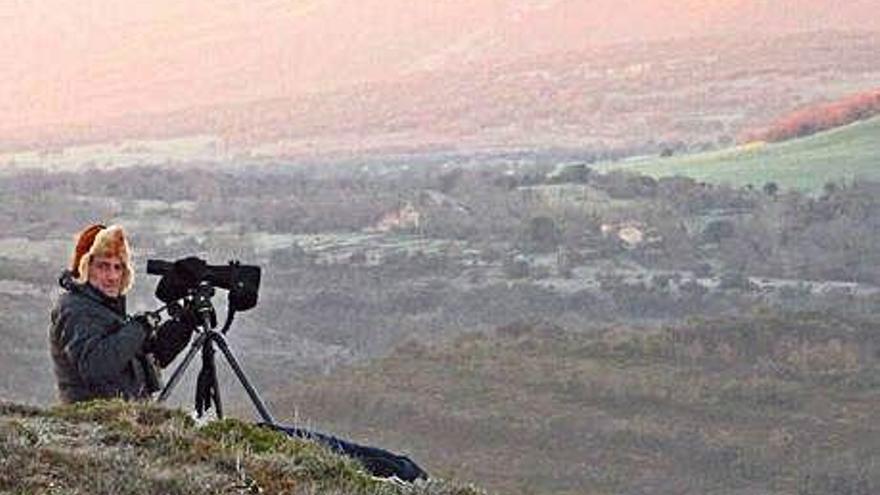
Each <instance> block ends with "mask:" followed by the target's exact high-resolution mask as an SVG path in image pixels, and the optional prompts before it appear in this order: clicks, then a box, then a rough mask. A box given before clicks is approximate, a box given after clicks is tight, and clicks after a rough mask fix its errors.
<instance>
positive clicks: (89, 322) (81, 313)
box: [49, 224, 197, 403]
mask: <svg viewBox="0 0 880 495" xmlns="http://www.w3.org/2000/svg"><path fill="white" fill-rule="evenodd" d="M59 282H60V284H61V286H62V287H63V288H64V289H65V292H64V293H62V295H61V296H60V297H59V298H58V301H57V302H56V303H55V305H54V307H53V308H52V311H51V325H50V327H49V343H50V351H51V354H52V361H53V363H54V368H55V377H56V380H57V383H58V394H59V398H60V399H61V401H62V402H65V403H71V402H79V401H84V400H90V399H95V398H111V397H121V398H124V399H149V398H150V397H151V395H152V394H153V393H154V392H156V391H158V390H159V389H160V388H161V383H160V378H159V371H158V368H159V367H163V368H164V367H166V366H168V365H169V364H170V363H171V361H173V360H174V357H175V356H177V354H179V353H180V351H182V350H183V348H184V347H186V345H187V343H188V342H189V340H190V338H191V337H192V333H193V330H194V328H195V322H196V321H197V320H196V318H195V316H194V314H193V312H192V311H191V310H188V309H184V310H183V311H181V312H180V313H179V314H178V315H177V316H176V317H175V319H172V320H169V321H167V322H165V323H164V324H162V325H161V326H159V327H158V328H157V325H158V317H157V316H154V315H151V314H148V313H144V314H141V315H138V316H133V317H129V316H127V315H126V308H125V294H126V293H127V292H128V291H129V290H130V289H131V287H132V284H133V282H134V270H133V269H132V266H131V249H130V248H129V245H128V240H127V239H126V235H125V231H124V230H123V229H122V227H120V226H115V225H114V226H109V227H106V226H104V225H99V224H96V225H90V226H88V227H86V228H85V229H84V230H83V231H82V232H80V233H79V235H78V236H77V243H76V247H75V248H74V252H73V256H72V260H71V265H70V269H69V270H65V272H64V274H63V275H62V276H61V279H60V281H59Z"/></svg>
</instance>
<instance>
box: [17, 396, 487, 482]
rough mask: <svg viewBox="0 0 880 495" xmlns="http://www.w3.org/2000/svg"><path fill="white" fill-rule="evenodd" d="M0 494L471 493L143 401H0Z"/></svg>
mask: <svg viewBox="0 0 880 495" xmlns="http://www.w3.org/2000/svg"><path fill="white" fill-rule="evenodd" d="M0 493H36V494H50V493H83V494H105V493H106V494H132V495H141V494H178V493H179V494H193V493H195V494H200V493H204V494H215V493H230V494H231V493H267V494H268V493H279V494H280V493H285V494H339V493H346V494H370V495H386V494H387V495H398V494H401V495H402V494H413V495H416V494H432V495H434V494H436V495H447V494H449V495H452V494H461V495H465V494H478V493H480V491H479V490H477V489H475V488H472V487H466V486H459V485H455V484H452V483H446V482H442V481H436V480H435V481H431V482H425V483H419V484H415V485H410V484H404V483H395V482H391V481H386V480H380V479H377V478H373V477H372V476H370V475H368V474H367V473H366V472H364V471H363V470H362V469H361V467H360V465H359V464H358V463H356V462H355V461H353V460H351V459H348V458H344V457H340V456H337V455H334V454H333V453H331V452H329V451H328V450H326V449H324V448H323V447H321V446H319V445H316V444H313V443H311V442H306V441H302V440H298V439H291V438H288V437H286V436H284V435H281V434H279V433H276V432H274V431H270V430H267V429H264V428H260V427H258V426H254V425H250V424H245V423H242V422H240V421H237V420H233V419H226V420H223V421H219V422H214V423H211V424H209V425H207V426H204V427H202V428H197V427H196V425H195V424H194V423H193V421H192V420H191V419H190V418H189V417H187V416H186V415H184V414H183V413H181V412H180V411H174V410H169V409H164V408H161V407H158V406H155V405H150V404H133V403H126V402H122V401H109V402H105V401H97V402H92V403H86V404H79V405H74V406H62V407H57V408H54V409H51V410H41V409H37V408H32V407H27V406H21V405H16V404H6V403H4V404H0Z"/></svg>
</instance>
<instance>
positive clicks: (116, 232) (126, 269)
mask: <svg viewBox="0 0 880 495" xmlns="http://www.w3.org/2000/svg"><path fill="white" fill-rule="evenodd" d="M95 256H116V257H118V258H119V259H120V260H121V261H122V265H123V270H122V284H121V285H122V287H121V291H120V294H125V293H126V292H128V291H129V290H130V289H131V286H132V284H133V283H134V269H133V268H132V266H131V248H130V247H129V245H128V240H127V239H126V235H125V230H123V228H122V227H121V226H119V225H110V226H109V227H108V226H104V225H102V224H93V225H89V226H88V227H86V228H85V229H83V230H82V231H81V232H80V233H79V234H77V237H76V246H75V247H74V250H73V256H72V258H71V262H70V271H71V272H72V274H73V277H74V279H75V280H76V281H77V282H79V283H82V284H84V283H86V282H88V280H89V263H91V261H92V259H93V258H94V257H95Z"/></svg>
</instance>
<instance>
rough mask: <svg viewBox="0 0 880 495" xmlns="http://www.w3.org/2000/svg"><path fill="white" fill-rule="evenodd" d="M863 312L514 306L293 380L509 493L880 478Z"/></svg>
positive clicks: (311, 404)
mask: <svg viewBox="0 0 880 495" xmlns="http://www.w3.org/2000/svg"><path fill="white" fill-rule="evenodd" d="M873 325H874V324H872V323H871V322H865V321H855V320H853V321H849V320H842V319H836V318H831V317H827V316H822V315H813V314H758V315H753V316H749V317H741V318H733V319H720V320H702V321H693V322H690V323H688V324H682V325H676V326H675V327H670V328H665V329H662V330H659V331H657V330H647V329H639V328H631V327H630V328H627V327H623V326H619V327H609V328H606V329H604V330H599V331H593V332H574V331H565V330H563V329H560V328H558V327H556V326H554V325H552V324H538V325H532V324H514V325H510V326H507V327H503V328H500V329H498V330H497V331H496V332H495V333H494V334H475V335H470V336H465V337H462V338H460V339H458V340H457V341H456V342H454V343H452V344H451V345H448V346H445V347H440V348H426V347H424V346H421V345H418V344H410V345H406V346H404V347H402V348H401V349H399V350H398V352H397V353H396V354H394V355H392V356H390V357H388V358H386V359H384V360H382V361H380V362H377V363H374V364H371V365H364V366H359V367H357V368H353V369H349V370H339V371H337V372H335V373H334V374H333V375H331V376H328V377H327V378H324V379H316V380H311V381H309V382H308V383H307V384H297V385H296V386H291V387H289V388H288V390H287V391H286V394H283V395H286V396H287V399H285V400H280V401H276V403H277V404H278V406H279V407H280V408H282V409H283V408H284V407H285V405H286V406H287V407H295V406H299V411H300V412H301V414H303V415H304V416H306V417H311V418H321V421H323V422H324V423H326V424H327V425H328V428H332V429H334V430H335V431H345V430H350V431H351V435H352V436H354V437H373V438H376V437H380V438H382V439H383V440H382V441H388V442H393V441H394V439H395V438H406V439H407V440H408V442H409V444H408V445H410V446H411V447H412V449H413V452H415V453H416V456H417V457H429V458H431V459H432V460H433V461H434V462H435V464H436V465H437V466H438V468H439V469H440V470H441V471H443V470H445V471H446V472H448V473H455V475H456V477H457V478H460V479H472V480H476V479H479V480H481V481H480V482H481V484H483V485H484V486H487V487H488V488H489V489H493V490H497V491H499V492H503V493H532V494H555V495H561V494H575V493H576V494H612V493H613V494H622V493H626V494H633V495H635V494H657V493H677V494H681V495H697V494H699V495H703V494H707V493H712V494H715V495H734V494H745V493H750V494H753V493H764V494H779V495H781V494H793V493H798V494H800V495H828V494H830V493H839V494H844V493H847V494H859V495H868V494H870V493H877V490H878V489H880V470H878V466H880V462H878V461H880V429H878V426H877V424H876V421H874V414H873V413H871V411H875V410H876V409H877V407H880V359H878V355H877V354H876V351H877V350H878V344H880V342H878V340H877V337H876V332H874V330H873V328H875V327H874V326H873Z"/></svg>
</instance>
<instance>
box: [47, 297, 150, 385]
mask: <svg viewBox="0 0 880 495" xmlns="http://www.w3.org/2000/svg"><path fill="white" fill-rule="evenodd" d="M145 337H146V332H145V331H144V329H143V328H142V327H141V324H140V323H137V322H135V321H129V322H128V323H126V324H124V325H122V326H121V327H120V328H119V329H118V330H116V331H113V329H112V328H105V327H102V326H101V323H99V322H96V321H94V320H93V319H92V318H90V317H89V315H88V314H87V313H74V314H68V318H67V321H66V322H65V324H64V325H63V326H62V329H61V338H62V344H63V349H64V352H65V353H66V354H67V356H68V357H69V358H70V360H71V362H72V363H74V364H75V365H76V367H77V370H78V371H79V374H80V376H81V377H82V378H83V380H85V381H86V382H87V383H89V384H92V385H100V384H103V383H106V382H107V381H114V380H115V379H118V377H119V375H120V374H121V373H122V372H123V371H124V369H125V367H126V366H127V365H128V363H129V362H130V361H131V360H132V358H134V356H135V355H136V354H137V353H138V351H140V350H141V347H142V346H143V343H144V338H145Z"/></svg>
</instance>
